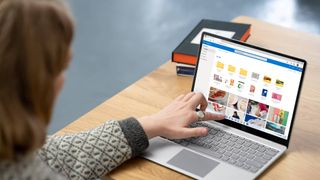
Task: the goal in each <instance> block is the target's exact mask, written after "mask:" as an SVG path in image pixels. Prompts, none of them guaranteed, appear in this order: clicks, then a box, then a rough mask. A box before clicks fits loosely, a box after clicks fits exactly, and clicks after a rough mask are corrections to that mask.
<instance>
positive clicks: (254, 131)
mask: <svg viewBox="0 0 320 180" xmlns="http://www.w3.org/2000/svg"><path fill="white" fill-rule="evenodd" d="M205 35H209V36H212V37H214V38H218V39H221V40H224V41H229V42H231V43H235V44H238V45H241V46H244V47H249V48H253V49H257V50H260V51H263V52H267V53H271V54H274V55H278V56H282V57H285V58H289V59H292V60H295V61H300V62H302V63H304V65H303V68H302V74H301V79H300V83H299V89H298V92H297V98H296V101H295V105H294V109H293V112H292V113H293V114H292V122H291V125H290V127H289V128H290V129H289V134H288V138H287V139H283V138H280V137H277V136H274V135H271V134H268V133H266V132H263V131H260V130H257V129H254V128H251V127H249V126H245V125H242V124H239V123H236V122H233V121H230V120H228V119H224V120H220V121H217V122H218V123H222V124H225V125H228V126H231V127H233V128H236V129H239V130H242V131H245V132H247V133H250V134H253V135H256V136H259V137H261V138H264V139H268V140H270V141H273V142H276V143H279V144H282V145H284V146H286V147H288V146H289V141H290V137H291V133H292V127H293V124H294V119H295V115H296V110H297V107H298V100H299V98H300V93H301V89H302V82H303V79H304V74H305V70H306V66H307V61H305V60H303V59H300V58H297V57H293V56H290V55H286V54H282V53H279V52H275V51H272V50H268V49H264V48H261V47H257V46H254V45H251V44H247V43H244V42H240V41H237V40H234V39H229V38H225V37H221V36H218V35H215V34H211V33H207V32H203V33H202V36H201V43H200V48H199V50H198V57H197V64H196V68H195V73H194V78H193V83H192V89H191V91H193V90H194V86H195V82H196V78H197V72H198V64H199V59H200V53H201V49H202V45H203V38H204V36H205Z"/></svg>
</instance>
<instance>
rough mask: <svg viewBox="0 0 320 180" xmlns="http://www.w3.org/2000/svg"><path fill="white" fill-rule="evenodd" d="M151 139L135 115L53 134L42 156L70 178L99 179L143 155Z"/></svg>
mask: <svg viewBox="0 0 320 180" xmlns="http://www.w3.org/2000/svg"><path fill="white" fill-rule="evenodd" d="M148 145H149V141H148V138H147V136H146V134H145V132H144V130H143V128H142V127H141V125H140V124H139V122H138V121H137V120H136V119H134V118H128V119H125V120H122V121H113V120H112V121H107V122H106V123H104V124H103V125H101V126H99V127H97V128H95V129H92V130H90V131H87V132H82V133H77V134H71V135H63V136H52V137H49V138H48V139H47V142H46V144H45V145H44V146H43V147H42V148H41V149H40V151H39V153H38V155H39V156H40V158H41V159H42V160H43V161H45V162H46V163H47V164H48V165H49V166H50V167H51V168H52V169H53V170H54V171H55V172H58V173H61V174H63V175H65V176H66V177H68V178H69V179H96V178H101V177H103V176H104V175H106V174H107V173H108V172H110V171H111V170H113V169H114V168H116V167H117V166H119V165H120V164H122V163H123V162H124V161H126V160H128V159H130V158H131V157H134V156H136V155H138V154H140V153H141V152H142V151H144V150H145V149H146V148H147V147H148Z"/></svg>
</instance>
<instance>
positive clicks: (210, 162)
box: [143, 33, 306, 179]
mask: <svg viewBox="0 0 320 180" xmlns="http://www.w3.org/2000/svg"><path fill="white" fill-rule="evenodd" d="M305 69H306V61H305V60H302V59H299V58H296V57H292V56H289V55H285V54H282V53H279V52H274V51H271V50H267V49H263V48H260V47H256V46H253V45H249V44H245V43H243V42H239V41H236V40H232V39H227V38H224V37H220V36H217V35H213V34H209V33H203V34H202V38H201V45H200V50H199V54H198V62H197V66H196V71H195V75H194V79H193V86H192V91H194V92H201V93H203V95H204V96H205V98H206V99H207V100H208V107H207V109H206V111H207V112H212V113H220V114H224V115H225V119H224V120H222V121H213V120H211V121H200V122H196V123H193V124H191V125H190V126H191V127H198V126H203V127H207V128H208V135H207V136H205V137H197V138H188V139H182V140H175V139H165V138H162V137H156V138H153V139H151V140H150V147H149V148H148V149H147V151H146V153H145V154H144V155H143V156H144V158H146V159H149V160H151V161H153V162H156V163H158V164H160V165H163V166H165V167H168V168H171V169H173V170H175V171H178V172H180V173H183V174H185V175H187V176H190V177H192V178H195V179H233V178H237V179H254V178H257V177H258V176H259V175H260V174H261V173H262V172H263V171H265V170H266V169H267V168H268V167H269V166H270V165H271V164H272V163H274V162H275V161H276V160H277V159H278V158H279V157H280V156H281V155H282V154H283V153H284V152H285V151H286V150H287V149H288V145H289V141H290V135H291V132H292V127H293V123H294V117H295V113H296V110H297V103H298V98H299V94H300V91H301V86H302V81H303V76H304V72H305Z"/></svg>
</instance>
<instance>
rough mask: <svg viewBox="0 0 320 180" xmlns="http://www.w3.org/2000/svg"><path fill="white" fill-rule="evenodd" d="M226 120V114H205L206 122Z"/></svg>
mask: <svg viewBox="0 0 320 180" xmlns="http://www.w3.org/2000/svg"><path fill="white" fill-rule="evenodd" d="M223 119H224V114H216V113H210V112H205V114H204V118H203V120H204V121H208V120H223Z"/></svg>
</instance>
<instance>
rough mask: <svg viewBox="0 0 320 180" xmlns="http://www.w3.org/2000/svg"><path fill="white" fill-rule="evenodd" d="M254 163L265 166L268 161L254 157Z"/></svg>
mask: <svg viewBox="0 0 320 180" xmlns="http://www.w3.org/2000/svg"><path fill="white" fill-rule="evenodd" d="M254 161H258V162H259V163H260V164H266V163H267V162H268V160H266V159H264V158H260V157H255V158H254Z"/></svg>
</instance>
